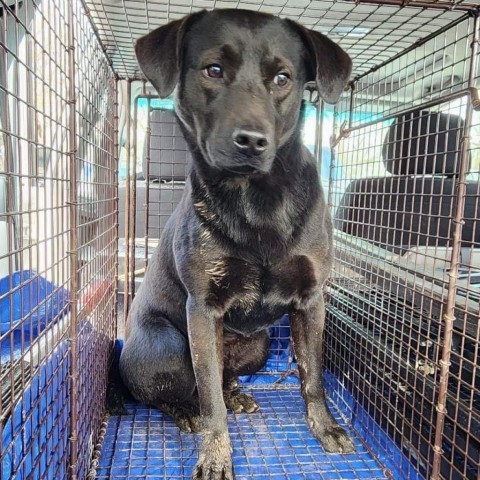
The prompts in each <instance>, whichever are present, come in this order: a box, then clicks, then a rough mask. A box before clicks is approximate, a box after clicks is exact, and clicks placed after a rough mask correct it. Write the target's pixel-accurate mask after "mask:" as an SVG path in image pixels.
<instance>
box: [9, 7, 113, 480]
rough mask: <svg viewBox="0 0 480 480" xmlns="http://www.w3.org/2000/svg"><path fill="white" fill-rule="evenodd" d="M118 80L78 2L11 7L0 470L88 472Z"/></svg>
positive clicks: (108, 253)
mask: <svg viewBox="0 0 480 480" xmlns="http://www.w3.org/2000/svg"><path fill="white" fill-rule="evenodd" d="M115 122H116V79H115V76H114V72H113V70H112V68H111V67H110V64H109V62H108V60H107V58H106V57H105V55H104V52H103V49H102V47H101V45H100V43H99V41H98V39H97V37H96V34H95V31H94V30H93V28H92V25H91V22H90V20H89V18H88V17H87V16H86V15H85V12H84V9H83V7H82V5H81V3H80V2H67V1H59V2H50V1H34V0H23V1H10V0H7V1H1V2H0V163H1V166H0V184H1V197H2V209H1V212H0V226H1V237H2V240H1V241H0V244H1V252H0V271H1V275H0V276H1V280H0V284H1V292H0V302H1V336H0V345H1V364H2V368H1V378H0V384H1V400H0V410H1V427H0V433H1V434H0V439H1V440H0V442H1V443H0V472H1V473H0V477H1V478H4V479H10V478H12V479H13V478H51V479H62V478H67V477H71V478H85V476H86V472H88V469H89V464H90V457H91V454H92V449H93V446H94V444H95V440H96V438H97V434H98V428H99V426H100V423H101V421H102V419H103V410H104V403H105V385H106V373H107V366H108V363H109V361H110V357H111V352H112V348H113V341H114V338H115V333H116V332H115V325H116V317H115V308H116V288H117V286H116V268H117V267H116V265H117V261H116V257H117V245H116V237H117V232H116V229H117V217H116V215H117V213H116V212H117V207H116V197H117V187H116V184H117V180H116V177H117V169H116V153H115V152H116V142H117V140H116V138H117V136H116V125H115Z"/></svg>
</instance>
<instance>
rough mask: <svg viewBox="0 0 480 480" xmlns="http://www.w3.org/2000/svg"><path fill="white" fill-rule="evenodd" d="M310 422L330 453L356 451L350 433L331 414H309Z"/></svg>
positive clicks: (316, 435) (317, 436)
mask: <svg viewBox="0 0 480 480" xmlns="http://www.w3.org/2000/svg"><path fill="white" fill-rule="evenodd" d="M307 420H308V424H309V425H310V428H311V429H312V431H313V434H314V435H315V437H316V438H317V439H318V440H319V441H320V443H321V444H322V446H323V448H324V449H325V451H327V452H329V453H354V452H355V446H354V445H353V442H352V440H351V439H350V437H349V435H348V433H347V432H346V431H345V430H344V429H343V428H342V427H341V426H340V425H338V423H337V422H336V421H335V420H334V419H333V418H331V417H330V415H326V416H320V415H318V414H314V415H312V414H309V415H308V416H307Z"/></svg>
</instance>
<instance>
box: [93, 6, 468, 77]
mask: <svg viewBox="0 0 480 480" xmlns="http://www.w3.org/2000/svg"><path fill="white" fill-rule="evenodd" d="M86 3H87V5H88V7H89V8H90V12H91V15H92V18H93V20H94V22H95V24H96V25H97V28H98V32H99V35H100V38H101V39H102V43H103V44H104V46H105V48H106V51H107V53H108V55H109V57H110V58H111V59H112V62H113V66H114V68H115V71H116V72H117V73H118V74H119V75H120V76H121V77H126V78H142V75H141V72H140V70H139V67H138V65H137V62H136V59H135V53H134V50H133V45H134V42H135V40H136V39H137V38H138V37H140V36H141V35H144V34H146V33H147V32H149V31H150V30H152V29H153V28H155V27H158V26H160V25H163V24H165V23H167V22H168V21H171V20H175V19H178V18H181V17H183V16H184V15H187V14H188V13H191V12H193V11H196V10H201V9H203V8H207V9H211V8H246V9H251V10H259V11H262V12H268V13H273V14H275V15H279V16H284V17H289V18H291V19H292V20H298V21H299V22H301V23H302V24H304V25H305V26H307V27H309V28H313V29H315V30H318V31H321V32H322V33H324V34H326V35H328V36H329V37H330V38H332V40H335V41H336V42H338V43H339V44H340V45H341V46H342V47H343V48H345V50H346V51H347V52H349V53H350V55H351V56H352V58H353V60H354V72H355V74H360V73H363V72H366V71H367V70H369V69H370V68H372V67H374V66H377V65H378V64H380V63H381V62H383V61H386V60H388V59H389V58H391V57H392V56H393V55H395V54H396V53H399V52H402V51H403V50H404V49H405V48H407V47H409V46H411V45H412V44H414V43H415V42H416V41H417V40H418V39H421V38H423V37H425V36H427V35H428V34H430V33H433V32H435V31H437V30H439V29H440V28H442V27H444V26H446V25H448V24H449V23H451V22H452V21H453V20H455V19H457V18H458V17H459V16H461V15H463V14H462V11H461V10H460V9H461V6H462V4H466V3H467V2H454V1H442V2H440V1H435V0H433V1H431V2H430V3H431V4H435V3H436V4H437V5H440V4H442V3H443V4H444V5H445V6H456V8H457V10H452V9H444V10H438V12H436V14H435V15H434V16H433V15H432V13H431V12H430V11H428V10H423V9H420V8H415V7H409V6H405V5H404V4H405V3H407V4H408V3H410V4H412V5H415V3H418V2H414V1H412V2H402V5H403V6H404V8H401V9H399V8H398V2H397V4H396V5H375V4H369V3H367V2H361V1H360V2H358V1H357V2H353V1H348V0H321V1H309V0H263V1H261V2H257V1H253V0H252V1H248V0H247V1H238V0H168V1H160V0H158V1H148V2H145V1H144V0H125V1H123V2H121V3H117V2H111V1H105V0H103V1H100V2H98V1H92V0H87V2H86ZM380 3H382V2H380ZM472 8H473V7H472Z"/></svg>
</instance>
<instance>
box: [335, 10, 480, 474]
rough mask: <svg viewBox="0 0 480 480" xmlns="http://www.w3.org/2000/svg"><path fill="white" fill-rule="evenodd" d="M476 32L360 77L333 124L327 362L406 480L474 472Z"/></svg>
mask: <svg viewBox="0 0 480 480" xmlns="http://www.w3.org/2000/svg"><path fill="white" fill-rule="evenodd" d="M475 38H476V39H477V41H478V19H471V18H466V19H464V21H462V22H461V23H460V24H458V25H452V26H451V27H450V28H448V29H445V31H442V32H439V33H438V35H437V36H432V37H431V38H430V39H429V40H428V41H426V42H425V43H424V44H422V45H420V46H418V47H417V48H415V49H414V50H410V51H407V52H405V55H403V56H400V57H399V58H397V59H393V60H392V61H391V63H387V64H385V65H384V66H382V67H381V68H379V69H378V70H376V71H374V72H371V73H369V74H367V75H365V76H361V77H359V78H357V81H356V82H355V83H354V89H353V90H352V98H351V99H345V101H344V102H343V103H342V104H341V105H340V108H339V109H338V111H337V114H336V117H335V122H336V124H337V127H340V126H341V125H342V124H343V129H342V128H339V131H341V132H343V137H342V134H340V137H341V138H337V139H335V141H334V143H337V142H338V147H337V152H336V153H337V155H336V157H335V165H334V166H333V168H332V173H335V176H333V175H332V177H331V182H330V191H329V201H330V203H331V205H332V209H333V211H334V213H335V218H336V252H337V260H336V265H335V271H334V274H333V278H332V281H331V284H330V286H329V292H328V293H329V304H328V312H329V317H330V320H331V321H330V322H329V327H328V337H327V338H328V348H327V352H326V356H327V367H328V368H329V369H330V370H331V371H333V372H334V373H335V375H338V376H339V378H341V379H343V380H344V381H345V383H346V384H347V385H348V386H349V388H350V389H351V390H352V391H353V392H354V394H355V397H356V399H357V400H358V402H360V404H361V405H362V406H363V407H364V408H365V409H366V410H367V411H368V412H369V414H370V415H371V416H372V417H373V418H375V420H376V421H377V422H378V423H380V424H381V425H382V426H383V428H385V429H386V430H387V431H388V432H389V434H390V436H391V437H392V438H393V439H395V441H396V442H397V444H398V445H400V446H401V448H402V450H403V452H404V454H405V455H406V456H407V457H408V459H409V464H408V465H405V466H404V472H403V473H404V475H405V478H410V476H411V475H412V474H413V472H414V471H415V468H416V469H418V470H419V471H420V472H421V474H422V475H424V476H425V477H426V478H433V479H438V478H448V479H458V480H460V479H476V478H477V477H478V474H479V458H480V444H479V442H478V438H479V437H478V432H479V430H478V428H479V415H480V410H479V403H478V402H479V397H478V378H479V377H478V374H479V371H478V368H479V362H478V355H477V353H478V346H479V329H478V316H479V307H478V305H479V301H478V300H479V297H478V285H479V283H478V282H479V268H480V259H479V258H478V252H479V245H480V243H479V242H480V230H479V227H478V218H479V200H478V198H479V197H478V193H479V180H480V177H479V175H478V168H479V161H480V157H479V152H478V145H476V144H475V142H476V141H477V140H476V138H477V137H476V135H478V134H477V133H476V128H478V121H479V120H478V112H474V110H473V107H475V106H476V107H478V102H477V98H476V90H475V89H474V88H473V87H475V86H478V65H477V64H476V58H477V53H476V51H475V48H476V46H475V45H476V42H475V41H474V40H475ZM469 139H471V140H472V143H471V145H469V143H468V140H469ZM365 428H366V429H367V430H368V426H366V427H365Z"/></svg>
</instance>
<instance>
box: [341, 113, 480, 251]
mask: <svg viewBox="0 0 480 480" xmlns="http://www.w3.org/2000/svg"><path fill="white" fill-rule="evenodd" d="M463 129H464V122H463V120H462V119H461V118H460V117H458V116H456V115H448V114H444V113H432V112H426V111H420V112H414V113H411V114H407V115H402V116H400V117H398V118H397V119H396V120H395V121H394V123H393V124H392V125H391V126H390V128H389V129H388V132H387V134H386V136H385V140H384V144H383V152H382V154H383V162H384V165H385V167H386V169H387V171H388V172H389V173H390V174H392V176H386V177H381V178H378V177H377V178H367V179H358V180H354V181H352V182H351V183H350V185H349V186H348V187H347V189H346V191H345V193H344V195H343V198H342V201H341V202H340V206H339V208H338V210H337V214H336V227H337V228H338V229H340V230H342V231H343V232H346V233H349V234H351V235H354V236H357V237H360V238H364V239H366V240H369V241H371V242H373V243H375V244H378V245H379V246H381V247H383V248H386V249H388V250H396V251H402V250H406V249H408V248H411V247H413V246H416V245H419V246H420V245H422V246H426V245H428V246H449V244H450V239H451V236H452V228H453V223H452V218H453V216H454V214H455V208H456V203H455V198H456V188H457V176H458V172H459V167H460V158H461V141H462V135H463ZM466 189H467V196H466V204H465V218H466V220H465V224H464V226H463V231H462V244H463V246H471V245H473V243H475V242H476V243H477V244H478V242H479V241H480V228H478V227H477V226H476V222H475V221H474V219H475V218H478V213H479V212H478V209H479V207H478V204H477V202H476V195H475V192H478V183H477V182H469V183H467V186H466Z"/></svg>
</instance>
